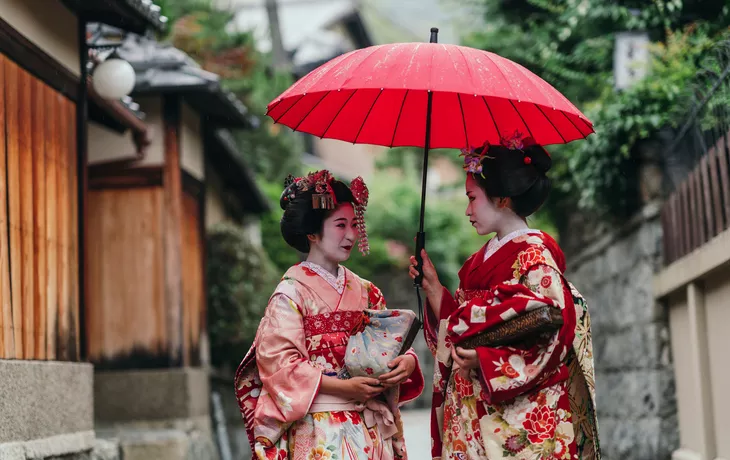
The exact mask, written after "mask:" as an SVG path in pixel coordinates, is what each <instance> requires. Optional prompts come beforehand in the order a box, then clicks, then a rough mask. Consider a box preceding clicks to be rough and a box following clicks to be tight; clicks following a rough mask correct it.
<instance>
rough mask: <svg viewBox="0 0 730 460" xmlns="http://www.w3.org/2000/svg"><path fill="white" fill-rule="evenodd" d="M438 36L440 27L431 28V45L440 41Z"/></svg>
mask: <svg viewBox="0 0 730 460" xmlns="http://www.w3.org/2000/svg"><path fill="white" fill-rule="evenodd" d="M438 34H439V29H438V27H431V40H430V42H431V43H438V41H439V39H438Z"/></svg>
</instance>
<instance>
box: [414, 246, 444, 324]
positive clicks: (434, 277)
mask: <svg viewBox="0 0 730 460" xmlns="http://www.w3.org/2000/svg"><path fill="white" fill-rule="evenodd" d="M421 257H422V258H423V281H422V287H423V290H424V292H425V293H426V297H427V298H428V303H429V304H430V305H431V311H433V314H434V316H436V318H438V317H439V313H440V312H441V297H442V296H443V294H444V287H443V285H442V284H441V282H440V281H439V276H438V273H436V267H434V266H433V262H431V259H430V258H429V257H428V253H427V252H426V250H425V249H422V250H421ZM408 274H409V275H410V276H411V278H412V279H414V280H415V279H416V277H417V276H418V261H417V260H416V256H411V266H410V267H409V269H408Z"/></svg>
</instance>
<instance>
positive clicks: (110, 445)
mask: <svg viewBox="0 0 730 460" xmlns="http://www.w3.org/2000/svg"><path fill="white" fill-rule="evenodd" d="M120 455H121V454H120V453H119V440H117V439H97V440H96V442H94V448H93V449H92V451H91V460H121V456H120Z"/></svg>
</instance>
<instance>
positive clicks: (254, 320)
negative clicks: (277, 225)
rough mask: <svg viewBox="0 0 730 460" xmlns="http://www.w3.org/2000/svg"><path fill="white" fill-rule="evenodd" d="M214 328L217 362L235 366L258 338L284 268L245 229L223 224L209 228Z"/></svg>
mask: <svg viewBox="0 0 730 460" xmlns="http://www.w3.org/2000/svg"><path fill="white" fill-rule="evenodd" d="M206 255H207V260H208V267H207V280H208V293H207V295H208V333H209V336H210V347H211V358H212V361H213V364H214V365H216V366H231V367H233V368H235V366H236V365H237V364H238V362H239V361H240V359H241V357H242V356H243V355H244V354H245V353H246V350H247V349H248V348H249V347H250V346H251V344H252V343H253V339H254V336H255V335H256V329H257V328H258V324H259V320H260V319H261V317H262V316H263V313H264V310H265V308H266V304H267V303H268V298H269V296H270V295H271V292H272V291H273V290H274V288H275V287H276V285H277V283H278V282H279V278H280V277H279V274H278V273H277V270H276V268H275V267H274V266H273V265H272V264H271V262H270V261H269V259H268V257H267V255H266V253H265V252H264V251H263V250H262V249H261V248H259V247H257V246H256V245H254V244H253V243H252V242H251V241H250V239H249V237H248V236H247V235H246V234H245V231H244V230H243V229H241V228H240V227H238V226H235V225H231V224H220V225H218V226H216V227H215V228H213V229H211V230H209V231H208V241H207V254H206Z"/></svg>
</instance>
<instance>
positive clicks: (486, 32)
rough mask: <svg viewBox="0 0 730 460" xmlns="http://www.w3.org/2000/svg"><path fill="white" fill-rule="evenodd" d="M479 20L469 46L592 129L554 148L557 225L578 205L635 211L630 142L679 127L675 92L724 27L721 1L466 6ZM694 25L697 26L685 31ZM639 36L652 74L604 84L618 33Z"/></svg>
mask: <svg viewBox="0 0 730 460" xmlns="http://www.w3.org/2000/svg"><path fill="white" fill-rule="evenodd" d="M472 5H474V6H479V7H480V8H481V12H482V14H483V17H484V21H483V25H482V27H480V28H479V29H478V30H477V31H475V32H472V33H469V34H468V35H466V36H465V37H464V41H465V43H466V44H467V45H470V46H474V47H477V48H482V49H487V50H489V51H493V52H495V53H497V54H499V55H501V56H504V57H507V58H509V59H512V60H514V61H516V62H518V63H520V64H522V65H524V66H525V67H527V68H528V69H530V70H531V71H533V72H535V73H536V74H538V75H540V76H541V77H542V78H543V79H545V80H546V81H548V82H549V83H550V84H552V85H553V86H555V87H556V88H557V89H558V90H559V91H561V92H562V93H563V94H565V95H566V97H568V98H569V99H570V100H571V101H572V102H574V103H575V104H576V105H578V106H579V107H580V108H581V109H582V110H583V111H584V112H585V113H586V115H587V116H588V117H589V118H590V119H591V120H592V121H593V122H594V124H595V126H596V127H597V131H598V132H597V134H594V135H591V136H590V137H589V138H588V140H587V141H579V142H575V143H573V144H569V145H567V146H555V147H552V148H551V153H553V156H554V158H555V160H556V161H554V163H553V164H554V165H556V168H555V170H554V171H553V172H552V177H553V179H554V182H555V183H556V184H557V185H558V187H557V193H555V194H554V196H553V197H552V199H551V200H550V202H549V204H548V210H549V211H550V213H551V214H552V215H553V218H554V220H555V222H567V221H568V219H567V215H566V214H567V213H569V212H571V210H573V209H575V208H576V206H578V207H579V208H580V209H581V210H582V211H583V212H588V213H591V214H594V215H597V216H599V217H602V218H604V219H608V220H611V219H613V218H625V217H626V216H627V214H630V213H631V212H632V211H633V210H634V209H635V207H636V206H637V204H638V203H637V194H636V189H637V183H636V182H637V166H638V165H639V161H638V158H637V146H638V145H639V144H640V143H641V142H644V141H647V140H651V139H655V138H657V136H658V135H659V133H660V131H661V130H662V129H663V128H666V127H671V126H674V125H676V124H677V123H678V122H679V119H680V118H681V116H682V114H681V113H677V111H676V107H679V106H680V105H679V101H680V98H681V97H682V91H683V87H684V86H685V85H687V84H688V83H689V80H690V79H691V78H692V76H693V74H694V72H695V71H696V70H697V63H698V61H699V60H700V59H701V57H702V56H703V55H704V53H706V52H707V50H708V49H709V46H710V45H712V43H713V41H714V40H716V39H717V34H718V33H720V32H721V31H723V30H724V29H726V28H727V26H728V25H729V24H730V7H729V6H728V5H727V4H726V2H725V1H723V0H707V1H684V0H654V1H652V2H646V1H638V0H633V1H628V0H624V1H619V2H616V1H612V0H472ZM693 23H697V24H698V26H697V27H689V28H688V26H689V25H690V24H693ZM626 30H645V31H647V32H648V33H649V36H650V38H651V39H652V40H653V41H654V42H656V43H658V46H654V47H653V49H652V56H653V58H652V60H653V62H652V68H651V69H650V71H651V77H650V78H648V79H646V80H645V81H643V82H641V83H640V84H638V85H636V86H635V87H633V88H631V89H629V90H626V91H622V92H620V91H615V90H614V88H613V81H612V67H613V46H614V37H615V34H616V33H617V32H620V31H626Z"/></svg>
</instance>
